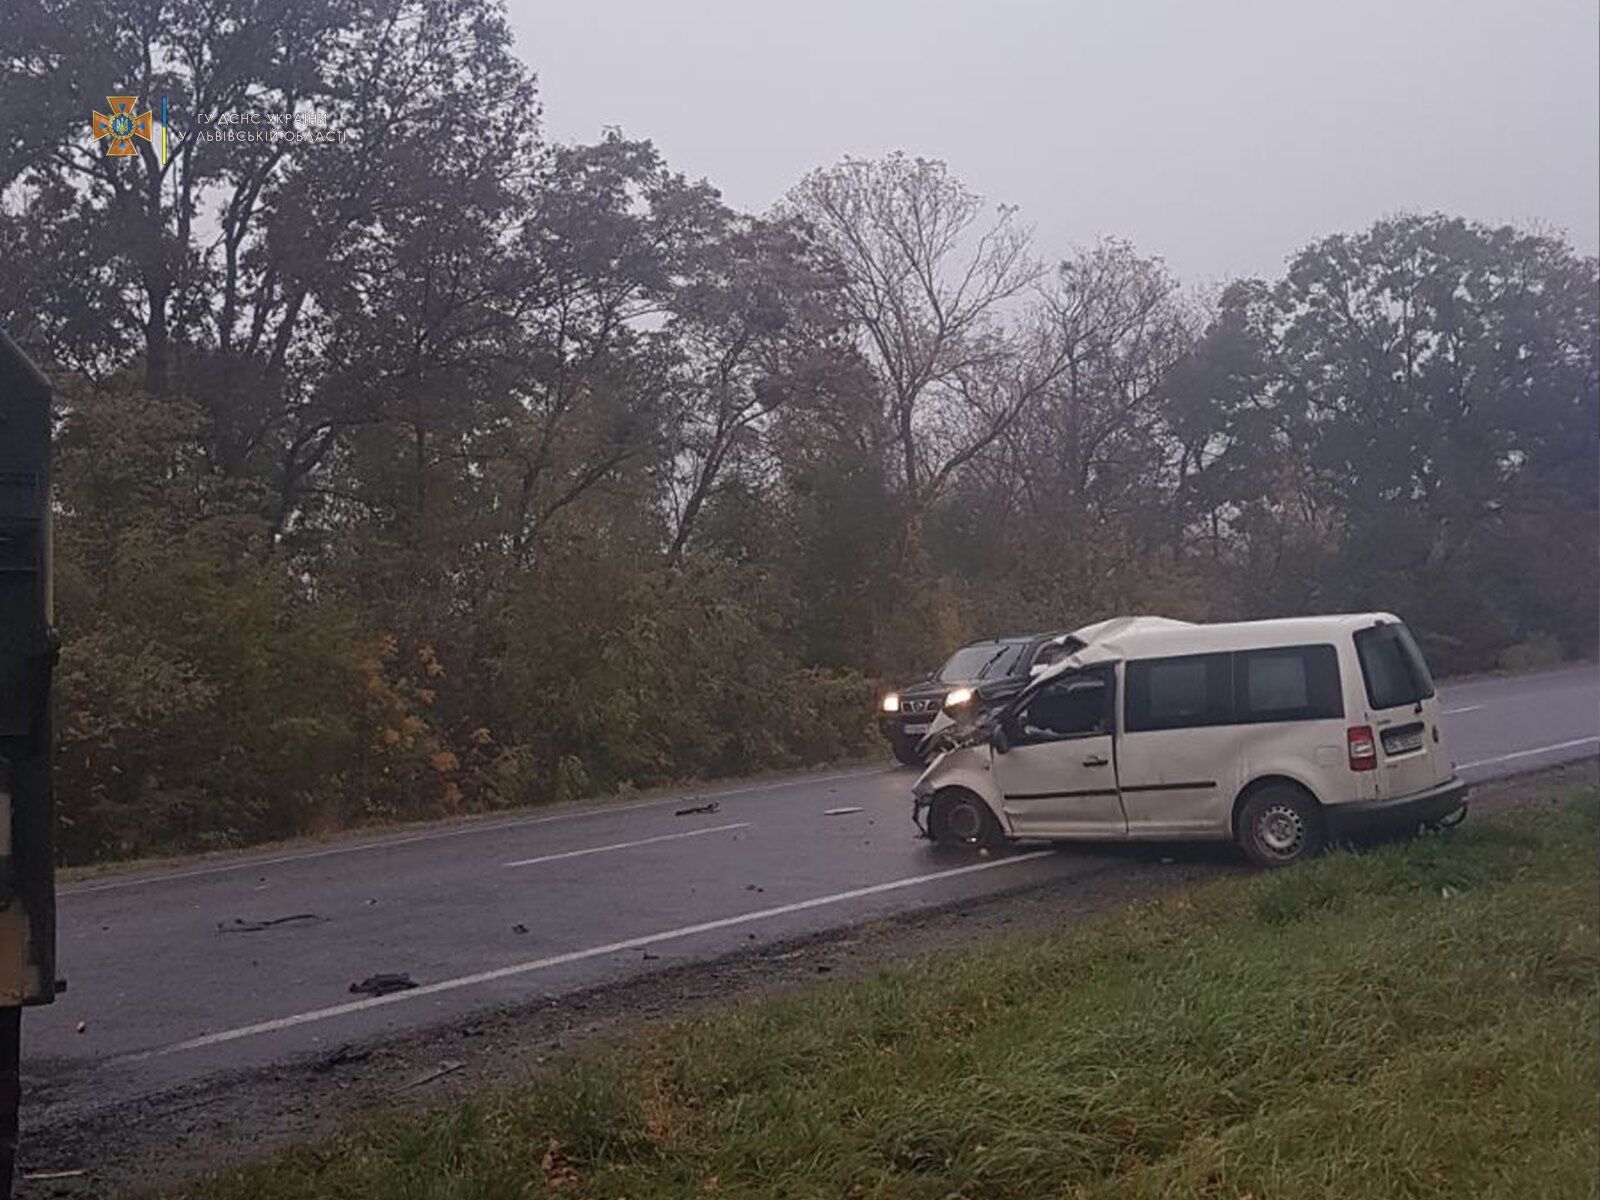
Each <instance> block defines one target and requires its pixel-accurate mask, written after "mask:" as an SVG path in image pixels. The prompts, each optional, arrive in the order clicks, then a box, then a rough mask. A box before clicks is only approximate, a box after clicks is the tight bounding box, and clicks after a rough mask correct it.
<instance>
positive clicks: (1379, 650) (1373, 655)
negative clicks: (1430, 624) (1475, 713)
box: [1356, 625, 1433, 708]
mask: <svg viewBox="0 0 1600 1200" xmlns="http://www.w3.org/2000/svg"><path fill="white" fill-rule="evenodd" d="M1356 655H1357V657H1359V658H1360V659H1361V674H1362V677H1363V678H1364V679H1365V680H1366V684H1367V699H1368V701H1370V702H1371V704H1372V707H1373V708H1395V707H1397V706H1399V705H1401V704H1415V703H1416V702H1417V701H1419V700H1426V699H1427V698H1428V697H1429V696H1431V695H1433V677H1432V676H1430V675H1429V674H1428V664H1427V663H1425V662H1423V661H1422V651H1421V650H1419V649H1417V643H1416V641H1415V640H1414V639H1413V638H1412V636H1411V631H1410V630H1409V629H1407V628H1406V627H1405V626H1404V625H1374V626H1373V627H1372V628H1371V629H1363V630H1360V631H1359V632H1358V633H1357V634H1356Z"/></svg>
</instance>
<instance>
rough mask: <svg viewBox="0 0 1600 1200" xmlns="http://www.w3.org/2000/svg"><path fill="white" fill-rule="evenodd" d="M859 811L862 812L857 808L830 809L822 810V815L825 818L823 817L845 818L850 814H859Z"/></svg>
mask: <svg viewBox="0 0 1600 1200" xmlns="http://www.w3.org/2000/svg"><path fill="white" fill-rule="evenodd" d="M861 811H862V810H861V809H860V808H859V807H857V808H830V809H826V810H824V811H823V814H822V815H823V816H825V817H847V816H849V815H850V814H851V813H858V812H861Z"/></svg>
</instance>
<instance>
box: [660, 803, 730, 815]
mask: <svg viewBox="0 0 1600 1200" xmlns="http://www.w3.org/2000/svg"><path fill="white" fill-rule="evenodd" d="M721 807H722V805H720V804H718V803H717V802H716V801H715V800H713V801H711V803H709V804H696V805H695V806H694V807H692V808H680V809H679V810H678V811H677V812H675V813H673V814H672V815H673V816H675V817H693V816H698V815H699V814H701V813H714V812H716V811H717V810H718V809H720V808H721Z"/></svg>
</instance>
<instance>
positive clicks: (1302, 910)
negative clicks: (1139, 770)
mask: <svg viewBox="0 0 1600 1200" xmlns="http://www.w3.org/2000/svg"><path fill="white" fill-rule="evenodd" d="M1597 816H1600V796H1596V795H1592V794H1591V795H1586V796H1584V797H1582V798H1581V799H1579V800H1577V801H1575V802H1573V803H1572V804H1570V805H1568V806H1567V807H1565V808H1563V809H1560V810H1558V811H1555V812H1546V813H1543V814H1540V815H1538V816H1533V815H1520V816H1511V817H1505V818H1500V819H1497V820H1494V821H1482V822H1477V823H1473V822H1469V823H1468V825H1467V826H1466V827H1465V828H1463V829H1462V830H1460V831H1458V832H1457V833H1456V834H1454V835H1451V836H1447V837H1435V838H1428V839H1424V840H1419V841H1415V842H1410V843H1406V844H1401V845H1395V846H1388V847H1384V848H1381V849H1378V850H1375V851H1370V852H1366V853H1361V854H1336V855H1331V856H1329V857H1327V858H1325V859H1323V860H1321V861H1318V862H1315V863H1312V864H1309V865H1307V866H1306V867H1304V868H1300V869H1297V870H1293V871H1288V872H1283V873H1280V874H1274V875H1262V876H1249V877H1241V878H1233V879H1229V880H1224V881H1220V882H1218V883H1215V884H1209V885H1206V886H1204V887H1201V888H1198V889H1196V890H1194V891H1191V892H1188V893H1186V894H1183V895H1180V896H1177V897H1173V898H1169V899H1166V900H1163V901H1159V902H1152V903H1149V904H1145V905H1140V906H1138V907H1135V908H1133V909H1131V910H1128V911H1125V912H1123V913H1119V914H1117V915H1116V916H1114V917H1111V918H1108V919H1104V920H1100V921H1096V922H1094V923H1091V924H1088V925H1084V926H1080V927H1078V928H1075V929H1072V930H1067V931H1064V932H1062V933H1061V934H1058V935H1054V936H1051V937H1043V938H1040V937H1032V938H1016V939H1010V940H1006V941H1001V942H998V943H991V944H989V945H986V946H984V947H982V948H979V949H976V950H973V951H971V952H967V953H963V954H960V955H950V956H944V957H940V958H937V959H933V960H930V961H928V962H927V963H926V964H924V965H922V966H919V967H917V968H914V969H901V970H895V971H885V972H883V973H882V974H880V975H878V976H876V977H874V978H872V979H870V980H867V981H865V982H860V983H852V984H848V985H836V986H822V987H818V988H815V989H812V990H810V991H808V992H805V993H803V994H800V995H796V996H792V997H787V998H780V999H775V1000H772V1001H768V1002H765V1003H762V1004H759V1005H754V1006H749V1007H745V1008H742V1009H739V1010H735V1011H729V1012H723V1013H720V1014H717V1015H715V1016H711V1017H706V1018H700V1019H697V1020H694V1021H689V1022H683V1023H678V1024H675V1025H671V1026H667V1027H664V1028H661V1027H658V1028H656V1029H654V1030H651V1031H649V1032H647V1033H644V1034H641V1035H640V1036H639V1037H638V1038H637V1039H635V1040H634V1041H632V1042H630V1043H629V1044H627V1045H623V1046H619V1047H617V1048H615V1049H614V1050H612V1051H609V1052H607V1053H604V1054H598V1055H595V1054H591V1055H586V1056H584V1057H581V1058H579V1059H577V1060H575V1061H573V1062H570V1063H568V1064H566V1065H564V1066H563V1067H561V1068H560V1069H558V1070H555V1071H553V1072H551V1073H550V1074H548V1075H545V1076H542V1077H540V1078H538V1079H536V1080H532V1081H530V1082H528V1083H527V1084H526V1085H524V1086H523V1087H522V1088H520V1089H518V1090H515V1091H509V1092H501V1093H494V1094H487V1095H482V1096H479V1097H477V1098H474V1099H473V1100H471V1101H469V1102H466V1103H460V1104H456V1105H454V1106H451V1107H449V1108H446V1109H442V1110H439V1111H437V1112H435V1113H432V1114H430V1115H427V1116H425V1117H417V1116H405V1117H396V1118H394V1119H392V1120H391V1121H389V1122H385V1123H379V1124H376V1125H371V1126H368V1127H365V1128H362V1129H360V1130H358V1131H355V1132H352V1133H350V1134H347V1135H346V1136H344V1137H342V1138H339V1139H336V1140H334V1141H332V1142H328V1143H323V1144H320V1145H317V1146H313V1147H307V1148H303V1149H300V1150H296V1151H293V1152H290V1153H288V1154H286V1155H284V1156H281V1157H279V1158H277V1159H275V1160H272V1161H270V1162H267V1163H264V1164H259V1165H256V1166H252V1167H246V1168H242V1169H240V1170H238V1171H235V1172H230V1173H228V1174H226V1175H224V1176H221V1177H219V1178H216V1179H213V1180H210V1181H208V1182H206V1183H204V1184H200V1185H194V1186H192V1187H190V1188H188V1189H185V1190H181V1191H177V1192H173V1193H170V1194H171V1195H174V1196H193V1197H201V1196H203V1197H210V1198H214V1200H244V1198H245V1197H249V1198H250V1200H276V1198H279V1197H282V1198H285V1200H287V1198H289V1197H293V1198H295V1200H301V1198H303V1197H310V1196H316V1197H333V1198H349V1200H357V1198H362V1200H365V1198H368V1197H370V1198H373V1200H378V1198H382V1200H407V1198H415V1200H424V1198H427V1200H446V1198H449V1200H480V1198H481V1200H491V1198H494V1200H499V1198H502V1197H504V1198H510V1197H529V1196H540V1195H544V1194H547V1193H549V1194H555V1195H560V1196H566V1197H586V1198H587V1197H595V1198H605V1200H617V1198H618V1197H627V1198H628V1200H651V1198H656V1197H668V1196H673V1197H677V1196H704V1195H707V1194H715V1195H720V1196H738V1197H751V1198H755V1197H761V1198H768V1197H895V1198H900V1197H907V1198H924V1197H926V1198H928V1200H934V1198H948V1197H967V1198H973V1200H976V1198H979V1197H982V1198H985V1200H989V1198H996V1200H999V1198H1011V1197H1016V1198H1022V1197H1037V1198H1041V1200H1043V1198H1045V1197H1049V1198H1052V1200H1057V1198H1065V1197H1081V1198H1089V1197H1094V1198H1110V1197H1153V1196H1183V1197H1189V1196H1204V1197H1235V1198H1239V1200H1243V1198H1244V1197H1252V1198H1253V1200H1265V1198H1267V1197H1326V1198H1330V1200H1331V1198H1333V1197H1357V1196H1381V1197H1441V1198H1443V1197H1450V1198H1452V1200H1454V1198H1456V1197H1462V1196H1473V1197H1532V1196H1538V1197H1542V1198H1556V1197H1569V1196H1570V1197H1581V1196H1590V1195H1593V1194H1594V1192H1595V1187H1596V1153H1597V1151H1596V1128H1597V1125H1600V1100H1597V1097H1600V1037H1597V1032H1596V1031H1597V1023H1600V999H1597V970H1600V942H1597V929H1596V901H1597V869H1600V863H1597V854H1596V834H1597V824H1600V822H1597Z"/></svg>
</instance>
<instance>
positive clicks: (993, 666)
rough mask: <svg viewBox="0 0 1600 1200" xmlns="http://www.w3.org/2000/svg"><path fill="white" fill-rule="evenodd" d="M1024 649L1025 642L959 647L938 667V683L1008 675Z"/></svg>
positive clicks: (988, 643)
mask: <svg viewBox="0 0 1600 1200" xmlns="http://www.w3.org/2000/svg"><path fill="white" fill-rule="evenodd" d="M1026 646H1027V643H1026V642H998V643H997V642H977V643H975V644H973V645H971V646H963V647H961V649H959V650H957V651H956V652H955V653H954V654H952V655H951V656H950V657H949V659H947V660H946V661H945V664H944V666H942V667H940V668H939V674H938V676H937V678H938V680H939V682H940V683H971V682H972V681H973V680H975V679H998V678H1000V677H1001V676H1004V675H1009V674H1011V672H1012V671H1013V669H1015V667H1016V665H1017V660H1018V659H1019V658H1021V657H1022V651H1023V650H1024V648H1025V647H1026Z"/></svg>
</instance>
